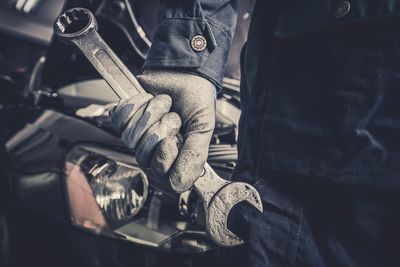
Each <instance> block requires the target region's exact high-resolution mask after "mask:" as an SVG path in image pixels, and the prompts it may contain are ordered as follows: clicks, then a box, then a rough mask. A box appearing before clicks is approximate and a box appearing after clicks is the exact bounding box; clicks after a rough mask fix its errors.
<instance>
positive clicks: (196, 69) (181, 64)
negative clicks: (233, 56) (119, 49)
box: [143, 17, 233, 89]
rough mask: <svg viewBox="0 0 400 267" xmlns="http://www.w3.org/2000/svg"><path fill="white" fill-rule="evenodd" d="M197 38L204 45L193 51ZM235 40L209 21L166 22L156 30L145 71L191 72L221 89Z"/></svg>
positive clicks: (203, 19)
mask: <svg viewBox="0 0 400 267" xmlns="http://www.w3.org/2000/svg"><path fill="white" fill-rule="evenodd" d="M195 36H201V37H200V39H201V40H200V41H205V47H204V48H202V47H201V46H200V48H199V47H197V49H196V47H193V44H192V40H193V38H194V37H195ZM202 37H203V38H202ZM232 37H233V32H232V31H229V29H225V28H224V26H223V25H219V24H217V23H216V22H215V21H213V20H212V19H210V18H207V17H202V18H170V19H164V20H163V21H162V22H160V23H159V25H158V27H157V30H156V33H155V35H154V38H153V43H152V45H151V47H150V50H149V52H148V55H147V58H146V60H145V63H144V65H143V69H144V70H146V69H180V70H183V71H187V72H192V73H194V74H197V75H199V76H202V77H204V78H207V79H208V80H210V81H211V82H212V83H214V84H215V85H216V87H217V88H219V89H221V88H222V80H223V77H224V73H225V67H226V62H227V58H228V53H229V49H230V46H231V42H232ZM196 50H197V51H196ZM199 50H200V51H199Z"/></svg>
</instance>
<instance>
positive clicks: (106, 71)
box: [54, 8, 263, 247]
mask: <svg viewBox="0 0 400 267" xmlns="http://www.w3.org/2000/svg"><path fill="white" fill-rule="evenodd" d="M97 28H98V26H97V22H96V19H95V17H94V15H93V14H92V13H91V12H90V11H89V10H87V9H84V8H73V9H70V10H68V11H66V12H64V13H63V14H61V15H60V16H59V17H58V18H57V20H56V22H55V24H54V30H55V33H56V35H57V36H58V37H59V38H60V39H61V40H62V41H65V42H69V43H73V44H74V45H75V46H77V47H78V48H79V49H80V50H81V51H82V53H83V54H84V55H85V56H86V57H87V59H88V60H89V61H90V62H91V63H92V65H93V66H94V67H95V68H96V70H97V71H98V72H99V73H100V74H101V75H102V77H103V78H104V80H105V81H106V82H107V83H108V84H109V85H110V87H111V89H112V90H113V91H114V92H115V93H116V94H117V96H118V97H119V98H121V99H123V98H128V97H132V96H134V95H137V94H143V93H146V91H145V90H144V89H143V87H142V86H141V85H140V83H139V81H138V80H137V79H136V77H135V76H134V75H133V74H132V73H131V72H130V71H129V69H128V68H127V67H126V66H125V65H124V64H123V62H122V61H121V60H120V59H119V58H118V56H117V55H116V54H115V53H114V52H113V51H112V50H111V48H110V47H109V46H108V45H107V44H106V43H105V41H104V40H103V39H102V38H101V36H100V35H99V34H98V32H97ZM193 187H194V189H195V191H196V193H197V194H198V195H199V196H200V198H201V200H202V202H203V205H204V209H205V215H206V227H207V232H208V233H209V235H210V237H211V238H212V239H213V240H214V242H216V243H217V244H219V245H221V246H226V247H231V246H236V245H240V244H241V243H243V241H242V240H241V239H240V238H239V237H237V236H236V235H235V234H234V233H232V232H231V231H230V230H229V229H228V227H227V221H228V214H229V212H230V210H231V209H232V207H233V206H234V205H236V204H237V203H239V202H242V201H247V202H249V203H250V204H251V205H253V206H254V207H255V208H257V209H258V210H259V211H260V212H262V211H263V206H262V202H261V198H260V195H259V193H258V192H257V190H256V189H255V188H254V187H253V186H251V185H249V184H247V183H242V182H229V181H226V180H224V179H222V178H220V177H219V176H218V175H217V174H216V173H215V172H214V170H213V169H212V168H211V167H210V165H209V164H208V163H206V164H205V166H204V169H203V172H202V174H201V175H200V177H199V179H197V181H196V182H195V183H194V186H193Z"/></svg>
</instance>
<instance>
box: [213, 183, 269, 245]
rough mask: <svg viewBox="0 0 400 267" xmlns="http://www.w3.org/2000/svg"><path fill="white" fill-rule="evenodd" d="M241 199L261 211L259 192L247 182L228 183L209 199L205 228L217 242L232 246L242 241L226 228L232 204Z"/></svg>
mask: <svg viewBox="0 0 400 267" xmlns="http://www.w3.org/2000/svg"><path fill="white" fill-rule="evenodd" d="M242 201H247V202H249V203H250V204H251V205H253V206H254V207H255V208H256V209H258V210H259V211H260V212H263V205H262V201H261V197H260V194H259V193H258V192H257V190H256V189H255V188H254V187H253V186H251V185H249V184H247V183H241V182H233V183H229V184H227V185H226V186H224V187H223V188H222V189H221V190H220V191H218V193H216V194H215V196H214V197H213V198H212V199H211V201H210V204H209V205H208V209H207V211H206V220H207V230H208V232H209V234H210V236H211V238H212V239H213V240H214V242H216V243H217V244H219V245H221V246H224V247H233V246H237V245H240V244H242V243H243V241H242V240H241V239H240V238H239V237H238V236H236V235H235V234H234V233H232V232H231V231H230V230H229V229H228V215H229V212H230V210H231V209H232V208H233V206H235V205H236V204H238V203H239V202H242Z"/></svg>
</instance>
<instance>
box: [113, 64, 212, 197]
mask: <svg viewBox="0 0 400 267" xmlns="http://www.w3.org/2000/svg"><path fill="white" fill-rule="evenodd" d="M138 80H139V81H140V83H141V84H142V86H143V87H144V88H145V90H146V91H147V92H148V93H150V94H151V95H154V98H152V96H151V95H149V94H146V95H138V96H134V97H132V98H130V99H126V100H122V101H121V102H120V103H119V104H118V106H117V107H116V108H115V109H113V110H112V112H110V115H111V121H112V123H113V126H114V127H115V129H116V130H117V131H120V132H122V135H121V138H122V140H123V141H124V142H125V143H126V144H127V145H128V146H129V147H130V148H133V149H135V154H136V158H137V160H138V162H139V164H141V165H142V166H145V167H149V168H150V169H151V170H152V172H153V173H154V174H156V175H157V176H159V177H162V176H168V177H169V180H170V184H171V186H172V188H173V189H174V190H175V191H176V192H178V193H181V192H184V191H187V190H189V189H190V188H191V187H192V185H193V183H194V182H195V181H196V180H197V178H198V177H199V176H200V174H201V171H202V168H203V166H204V163H205V162H206V160H207V155H208V146H209V144H210V140H211V137H212V133H213V130H214V124H215V87H214V85H213V84H212V83H211V82H209V81H208V80H207V79H205V78H202V77H199V76H197V75H193V74H189V73H182V72H177V71H164V70H152V71H146V72H145V73H144V74H143V75H141V76H138ZM181 123H182V124H181ZM181 126H182V127H181ZM180 127H181V129H180ZM179 129H180V130H181V131H180V132H181V133H182V136H183V140H179V139H178V137H177V136H176V135H177V134H178V132H179Z"/></svg>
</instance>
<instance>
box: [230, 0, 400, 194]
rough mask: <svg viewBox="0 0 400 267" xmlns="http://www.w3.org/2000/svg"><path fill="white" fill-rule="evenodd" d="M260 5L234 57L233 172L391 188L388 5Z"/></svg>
mask: <svg viewBox="0 0 400 267" xmlns="http://www.w3.org/2000/svg"><path fill="white" fill-rule="evenodd" d="M270 2H273V1H258V2H257V5H256V8H255V11H254V16H253V21H252V25H251V28H250V34H249V40H248V43H247V49H246V52H245V55H244V60H243V68H244V69H243V70H242V73H243V76H244V79H243V82H242V87H243V88H242V91H243V92H242V101H243V116H242V122H241V125H240V126H241V128H240V140H239V142H240V144H239V147H240V149H239V150H240V153H239V156H240V160H239V164H238V170H237V172H249V173H251V175H252V176H253V177H254V176H257V177H261V176H262V173H263V172H264V170H271V169H272V170H277V171H284V172H289V173H293V174H298V175H309V176H315V177H322V178H326V179H329V180H333V181H335V182H339V183H345V184H350V185H356V186H367V187H372V188H388V189H391V190H393V189H394V190H399V189H400V182H399V179H398V177H397V174H398V173H399V170H400V167H399V166H400V141H399V140H400V108H399V107H398V104H397V103H398V99H400V91H399V88H400V75H398V73H399V70H400V52H399V51H400V49H399V48H400V29H399V30H398V25H400V19H398V18H397V17H396V16H395V14H396V13H399V12H400V7H399V6H398V4H397V1H321V0H318V1H317V0H307V1H284V2H283V3H282V6H280V7H274V6H273V4H272V3H270ZM385 17H389V18H385ZM255 179H257V178H255Z"/></svg>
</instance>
